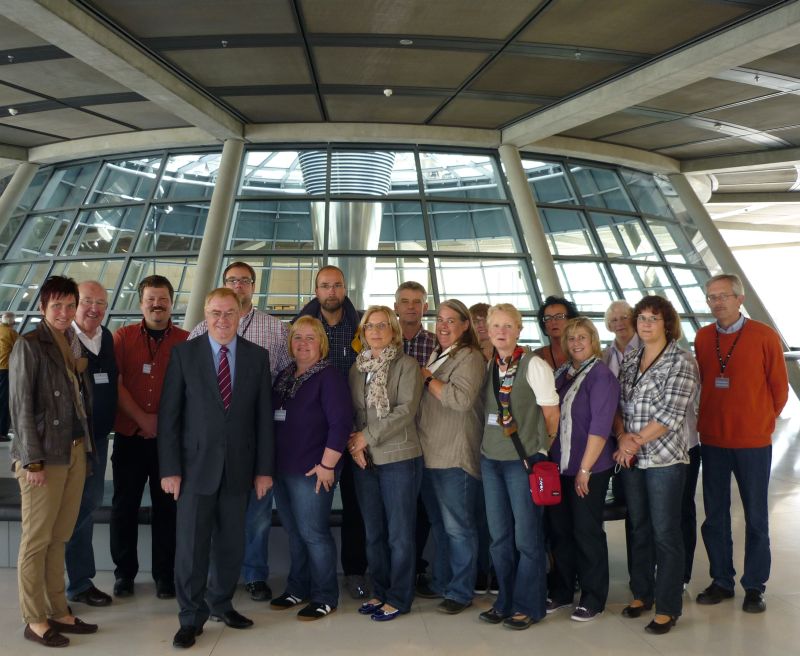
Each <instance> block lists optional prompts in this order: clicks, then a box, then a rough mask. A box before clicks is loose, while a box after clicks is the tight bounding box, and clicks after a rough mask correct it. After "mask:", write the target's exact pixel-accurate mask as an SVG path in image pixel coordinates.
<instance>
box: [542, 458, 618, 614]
mask: <svg viewBox="0 0 800 656" xmlns="http://www.w3.org/2000/svg"><path fill="white" fill-rule="evenodd" d="M611 472H612V470H610V469H609V470H607V471H604V472H598V473H596V474H592V475H591V477H590V479H589V494H588V495H587V496H585V497H583V498H580V497H579V496H578V495H577V493H576V492H575V477H574V476H562V477H561V503H560V504H558V505H556V506H548V507H547V509H546V510H547V515H548V520H549V525H550V530H551V533H550V539H551V542H552V548H553V561H554V566H553V575H552V576H551V577H550V586H551V589H550V598H551V599H553V600H555V601H560V602H567V603H568V602H571V601H572V598H573V596H574V594H575V583H574V582H575V577H576V576H577V578H578V583H579V584H580V588H581V599H580V602H579V603H578V605H579V606H583V607H585V608H587V609H589V610H593V611H602V610H603V609H604V608H605V606H606V599H607V598H608V543H607V541H606V533H605V530H604V529H603V507H604V505H605V499H606V490H608V481H609V479H610V478H611Z"/></svg>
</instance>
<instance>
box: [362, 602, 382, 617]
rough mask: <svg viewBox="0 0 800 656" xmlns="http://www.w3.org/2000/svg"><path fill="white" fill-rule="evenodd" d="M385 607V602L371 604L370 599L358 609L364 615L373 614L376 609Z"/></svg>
mask: <svg viewBox="0 0 800 656" xmlns="http://www.w3.org/2000/svg"><path fill="white" fill-rule="evenodd" d="M381 608H383V602H382V601H381V602H380V603H377V604H371V603H369V602H368V601H365V602H364V603H363V604H361V606H360V607H359V609H358V612H359V613H361V614H362V615H372V614H373V613H374V612H375V611H377V610H380V609H381Z"/></svg>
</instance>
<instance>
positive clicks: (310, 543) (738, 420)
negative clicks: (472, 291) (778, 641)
mask: <svg viewBox="0 0 800 656" xmlns="http://www.w3.org/2000/svg"><path fill="white" fill-rule="evenodd" d="M255 282H256V276H255V271H254V270H253V269H252V267H250V266H249V265H248V264H246V263H244V262H234V263H232V264H230V265H228V267H227V268H226V269H225V271H224V273H223V286H222V287H220V288H217V289H214V290H213V291H211V292H210V293H209V294H208V296H207V297H206V301H205V307H204V312H205V320H204V321H203V322H202V323H201V324H199V325H198V326H197V327H195V328H194V330H193V331H192V332H191V333H187V332H186V331H184V330H182V329H180V328H178V327H177V326H175V325H173V324H172V321H171V311H172V302H173V297H174V292H173V289H172V286H171V284H170V283H169V281H168V280H167V279H166V278H164V277H162V276H157V275H154V276H149V277H148V278H145V279H144V280H142V282H141V283H140V285H139V299H140V308H141V311H142V315H143V319H142V321H141V322H140V323H138V324H135V325H130V326H126V327H124V328H121V329H119V330H117V331H116V333H114V335H113V336H112V335H111V333H110V332H109V331H108V330H107V329H106V328H105V327H103V326H102V325H101V324H102V322H103V319H104V317H105V311H106V309H107V297H106V292H105V290H104V289H103V287H102V286H101V285H100V284H99V283H96V282H82V283H81V284H80V285H76V283H75V282H74V281H72V280H71V279H68V278H63V277H52V278H49V279H48V280H47V281H46V282H45V283H44V284H43V285H42V288H41V292H40V305H41V312H42V321H41V322H40V323H39V324H38V325H37V327H36V329H35V330H33V331H31V332H30V333H28V334H26V335H24V336H23V337H22V338H21V339H20V340H19V341H18V342H17V343H16V344H15V345H14V348H13V350H12V352H11V357H10V408H11V416H12V424H13V428H14V441H13V443H12V447H11V456H12V460H13V463H14V471H15V474H16V477H17V479H18V481H19V485H20V490H21V496H22V536H21V543H20V551H19V564H18V569H19V589H20V607H21V609H22V614H23V619H24V621H25V623H26V626H25V637H26V638H28V639H30V640H32V641H34V642H38V643H40V644H43V645H46V646H50V647H57V646H65V645H66V644H68V638H67V637H66V636H65V635H64V634H69V633H84V634H85V633H93V632H95V631H97V625H95V624H89V623H87V622H83V621H82V620H80V619H78V618H77V617H76V616H75V615H73V614H72V610H71V608H70V606H68V605H67V601H68V600H69V601H72V602H79V603H85V604H88V605H90V606H103V605H107V604H109V603H111V601H112V598H111V596H110V595H108V594H106V593H104V592H102V591H100V590H98V589H97V588H96V587H95V586H94V584H93V582H92V579H93V577H94V575H95V569H94V557H93V552H92V519H91V518H92V511H93V510H94V509H95V508H97V506H98V505H99V503H100V500H101V499H102V492H103V479H104V469H105V463H106V459H107V450H108V436H109V434H110V433H111V431H112V430H113V431H114V433H115V438H114V449H113V453H112V456H111V461H112V467H113V481H114V482H113V485H114V496H113V501H112V518H111V529H110V532H111V545H110V546H111V555H112V558H113V560H114V563H115V578H116V580H115V584H114V590H113V593H114V595H115V596H117V597H123V596H127V595H131V594H134V579H135V578H136V576H137V573H138V557H137V549H136V544H137V530H138V523H139V511H140V506H141V500H142V494H143V491H144V487H145V485H146V484H148V482H149V491H150V498H151V509H152V510H151V513H152V529H153V540H152V550H153V552H152V564H153V566H152V573H153V578H154V580H155V583H156V594H157V596H158V597H159V598H164V599H169V598H173V597H177V601H178V605H179V609H180V610H179V623H180V628H179V630H178V632H177V633H176V634H175V636H174V639H173V644H174V646H176V647H179V648H188V647H191V646H192V645H193V644H194V643H195V640H196V638H197V636H199V635H201V634H202V632H203V625H204V624H205V622H206V621H207V620H209V619H211V620H215V621H220V622H224V623H225V624H226V625H227V626H229V627H232V628H237V629H242V628H247V627H249V626H252V624H253V622H252V621H251V620H250V619H249V618H247V617H245V616H243V615H241V614H240V613H238V612H237V611H236V610H235V609H234V608H233V605H232V598H233V595H234V591H235V589H236V585H237V583H238V581H239V580H240V579H243V580H244V582H245V585H246V588H247V591H248V593H249V594H250V596H251V598H252V599H254V600H256V601H267V600H269V603H270V606H271V607H272V608H273V609H275V610H286V609H290V608H294V607H298V608H297V618H298V619H300V620H306V621H313V620H316V619H318V618H322V617H325V616H327V615H329V614H330V613H332V612H334V611H335V610H336V609H337V606H338V603H339V586H338V580H337V550H336V545H335V542H334V540H333V537H332V534H331V529H330V517H331V507H332V502H333V495H334V490H335V488H336V487H337V486H338V487H339V489H340V491H341V498H342V530H341V565H342V569H343V571H344V574H345V584H346V588H347V589H348V591H349V592H350V594H351V595H352V596H353V597H354V598H357V599H360V600H361V604H360V606H359V608H358V612H359V613H361V614H362V615H364V616H367V617H370V618H371V619H372V620H374V621H376V622H386V621H390V620H394V619H396V618H397V617H398V616H400V615H402V614H404V613H408V612H409V610H410V609H411V605H412V603H413V600H414V597H415V594H417V595H421V596H427V597H439V598H441V601H440V603H439V604H438V606H437V610H438V611H440V612H443V613H446V614H456V613H460V612H462V611H464V610H465V609H466V608H468V607H469V606H471V604H472V598H473V594H474V590H475V587H476V581H477V580H479V579H480V575H485V574H486V570H488V565H483V564H482V562H486V563H490V566H491V571H492V574H493V576H494V578H495V580H496V586H497V592H498V595H497V597H496V599H495V601H494V603H493V605H492V607H491V608H490V609H489V610H487V611H484V612H482V613H480V616H479V617H480V619H481V620H483V621H486V622H489V623H492V624H502V625H504V626H505V627H507V628H510V629H526V628H528V627H529V626H531V625H532V624H534V623H536V622H538V621H540V620H541V619H542V618H543V617H545V615H546V614H548V613H551V612H555V611H557V610H558V609H560V608H563V607H567V606H570V607H571V606H572V604H573V601H574V595H575V590H576V589H578V590H580V596H579V600H578V602H577V604H576V605H575V607H574V608H573V612H572V616H571V617H572V619H574V620H576V621H589V620H592V619H594V618H595V617H597V616H598V615H599V614H600V613H602V612H603V610H604V608H605V604H606V599H607V596H608V585H609V574H608V548H607V544H606V535H605V532H604V529H603V509H604V504H605V498H606V491H607V490H608V488H609V484H610V481H611V479H612V474H613V472H614V470H615V469H616V470H619V471H620V475H619V478H620V479H621V483H622V487H623V488H624V493H625V499H626V504H627V508H628V531H627V542H628V561H629V571H630V588H631V592H632V597H633V598H632V600H631V602H630V604H629V605H628V606H626V607H625V609H624V610H623V615H624V616H626V617H632V618H635V617H639V616H640V615H641V614H642V613H644V612H645V611H649V610H650V609H651V608H652V607H653V604H655V615H654V617H653V619H652V621H651V622H650V623H649V624H648V625H647V627H646V629H647V630H648V631H649V632H651V633H656V634H661V633H666V632H667V631H669V630H670V628H671V627H672V626H674V624H675V622H676V621H677V619H678V617H679V616H680V615H681V603H682V585H681V584H682V582H684V581H688V576H690V575H691V562H692V555H693V552H694V545H695V541H696V528H695V527H696V520H695V514H694V513H695V511H694V487H695V485H696V481H697V468H698V467H699V461H700V457H699V453H698V452H702V461H703V469H704V476H703V486H704V502H705V506H706V520H705V522H704V523H703V527H702V534H703V539H704V541H705V544H706V548H707V550H708V552H709V560H710V563H711V568H710V569H711V577H712V583H711V585H710V586H709V587H708V588H706V590H704V591H703V592H702V593H701V594H700V595H699V596H698V603H701V604H713V603H719V602H721V601H722V600H723V599H726V598H730V597H732V596H733V595H734V575H735V572H734V568H733V558H732V548H731V541H732V539H731V530H730V477H731V474H733V475H734V476H735V477H736V479H737V482H738V483H739V489H740V492H741V496H742V499H743V502H744V504H745V517H746V523H747V542H746V556H745V572H744V575H743V577H742V580H741V583H742V586H743V587H744V588H745V590H746V596H745V602H744V610H746V611H749V612H761V611H763V610H764V609H765V602H764V599H763V592H764V590H765V584H766V581H767V578H768V575H769V535H768V526H767V518H768V512H767V487H768V480H769V462H770V454H771V446H770V444H771V434H772V431H773V430H774V424H775V419H776V417H777V416H778V414H779V413H780V411H781V409H782V407H783V405H784V404H785V402H786V400H787V396H788V381H787V373H786V367H785V363H784V361H783V358H782V350H781V344H780V340H779V338H778V336H777V335H776V334H775V333H774V332H773V331H772V330H771V329H769V328H768V327H767V326H765V325H764V324H761V323H759V322H756V321H753V320H748V319H745V318H744V317H743V316H742V315H741V313H740V312H739V308H740V306H741V305H742V303H743V300H744V295H743V291H742V286H741V281H739V280H738V278H736V277H735V276H732V275H721V276H715V277H714V278H711V279H710V280H709V281H708V283H707V286H706V291H707V300H708V303H709V307H710V309H711V311H712V313H713V314H714V316H715V318H716V319H717V321H716V323H715V324H713V325H709V326H706V327H705V328H703V329H701V330H700V331H699V332H698V334H697V339H696V342H695V349H696V354H697V361H696V362H695V360H694V358H693V357H692V356H691V355H690V354H689V353H688V352H687V351H684V350H682V349H681V348H680V347H679V345H678V341H679V340H680V338H681V328H680V319H679V317H678V315H677V313H676V312H675V310H674V308H673V306H672V305H671V303H670V302H669V301H668V300H666V299H664V298H662V297H659V296H646V297H644V298H643V299H642V300H641V301H640V302H639V303H637V304H636V306H635V307H633V308H631V307H630V306H629V305H628V304H627V303H625V302H624V301H619V302H615V303H614V304H612V306H611V307H610V308H609V310H608V312H607V313H606V325H607V327H608V329H609V330H610V331H611V332H612V333H614V335H615V339H614V342H613V343H612V344H611V345H610V346H609V347H608V348H607V349H606V350H605V351H602V350H601V347H600V339H599V335H598V332H597V329H596V327H595V325H594V323H593V322H592V321H591V320H589V319H588V318H586V317H581V316H579V315H578V311H577V309H576V308H575V306H574V305H573V304H572V303H571V302H569V301H568V300H566V299H563V298H558V297H549V298H548V299H546V301H545V303H543V305H542V306H541V308H540V310H539V314H538V321H539V324H540V326H541V328H542V330H543V333H544V334H545V335H546V336H547V338H548V342H549V343H548V345H547V346H545V347H543V348H541V349H538V350H537V351H533V352H532V351H530V350H529V349H527V348H525V347H523V346H521V345H520V344H519V338H520V334H521V331H522V316H521V314H520V313H519V311H518V310H517V309H516V308H514V307H513V306H512V305H510V304H505V303H501V304H498V305H495V306H492V307H488V306H486V305H485V304H479V305H478V306H473V308H470V309H468V308H467V307H465V306H464V304H463V303H461V302H460V301H458V300H456V299H448V300H444V301H441V302H440V303H439V305H438V307H437V309H436V330H435V332H434V333H431V332H429V331H427V330H425V328H424V327H423V325H422V320H423V317H424V316H425V313H426V312H427V309H428V304H427V292H426V290H425V288H424V287H423V286H422V285H420V284H419V283H416V282H410V281H409V282H404V283H403V284H401V285H400V287H399V288H398V289H397V291H396V294H395V304H394V307H393V308H390V307H387V306H383V305H375V306H371V307H369V308H367V309H366V310H365V311H364V312H359V311H358V310H356V308H355V307H354V306H353V304H352V303H351V301H350V300H349V299H348V298H347V287H346V282H345V278H344V274H343V273H342V271H341V270H340V269H338V268H337V267H335V266H326V267H323V268H322V269H320V271H319V272H318V273H317V276H316V280H315V298H314V299H312V300H311V301H310V302H309V303H308V304H307V305H306V306H305V307H304V308H303V309H302V310H301V312H300V313H299V314H298V316H297V317H295V318H294V319H293V320H292V322H291V323H290V324H289V325H288V326H287V325H286V324H284V323H282V322H281V321H279V320H278V319H277V318H275V317H272V316H270V315H268V314H266V313H264V312H261V311H259V310H257V309H256V308H255V307H254V306H253V302H252V300H253V294H254V291H255ZM698 365H699V366H698ZM698 434H699V443H700V446H698V439H697V436H698ZM548 459H549V460H552V461H554V462H556V463H557V464H558V466H559V469H560V475H561V487H562V501H561V503H560V504H558V505H556V506H550V507H548V508H546V509H545V508H543V507H541V506H537V505H535V504H534V503H533V501H532V499H531V494H530V490H529V480H528V470H529V469H530V467H532V466H533V465H534V464H535V463H537V462H540V461H544V460H548ZM693 467H694V469H693ZM692 472H693V473H692ZM273 497H274V503H275V505H276V507H277V511H278V514H279V516H280V520H281V524H282V526H283V527H284V528H285V530H286V533H287V535H288V539H289V548H290V558H291V564H290V570H289V574H288V577H287V580H286V586H285V589H284V590H283V592H282V593H281V594H279V595H277V596H273V594H272V591H271V590H270V588H269V585H268V583H267V580H268V576H269V568H268V539H269V529H270V526H271V521H272V507H273ZM428 533H430V536H431V537H432V540H433V544H432V548H433V554H434V558H433V562H432V564H431V575H430V577H429V578H427V577H425V575H424V568H425V561H424V560H423V559H422V552H423V550H424V548H425V544H426V541H427V538H428ZM484 534H486V537H485V538H483V539H482V536H483V535H484ZM487 543H488V546H487ZM65 558H66V569H67V575H68V580H69V581H68V585H67V586H66V587H65V584H64V575H63V574H64V562H65ZM548 559H550V562H551V565H550V567H549V570H550V571H549V575H548ZM367 571H368V572H369V575H370V581H371V586H370V585H369V584H368V580H367V578H366V577H365V574H366V573H367Z"/></svg>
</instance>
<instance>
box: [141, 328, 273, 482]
mask: <svg viewBox="0 0 800 656" xmlns="http://www.w3.org/2000/svg"><path fill="white" fill-rule="evenodd" d="M272 421H273V414H272V386H271V377H270V369H269V354H268V353H267V351H266V350H265V349H263V348H261V347H260V346H257V345H256V344H253V343H252V342H248V341H247V340H246V339H243V338H242V337H237V342H236V362H235V377H234V380H233V392H232V397H231V405H230V408H228V410H227V411H226V410H225V406H224V405H223V404H222V396H221V395H220V393H219V385H218V384H217V372H216V367H215V364H214V356H213V352H212V350H211V344H210V343H209V341H208V336H206V335H201V336H199V337H197V338H195V339H192V340H189V341H188V342H183V343H181V344H178V345H176V346H174V347H173V349H172V353H171V354H170V359H169V366H168V367H167V373H166V377H165V379H164V388H163V391H162V394H161V405H160V408H159V412H158V437H157V438H156V439H157V442H158V459H159V468H160V473H161V477H162V478H165V477H167V476H181V478H182V480H181V494H183V493H184V492H186V493H195V494H213V493H215V492H216V491H217V490H219V489H220V486H224V487H225V489H226V490H227V491H229V492H231V493H234V494H236V493H243V492H247V491H248V490H250V489H251V488H252V487H253V478H254V477H255V476H256V475H259V476H271V475H272V473H273V467H274V448H275V447H274V439H273V426H272Z"/></svg>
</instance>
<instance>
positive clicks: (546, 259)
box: [499, 145, 564, 296]
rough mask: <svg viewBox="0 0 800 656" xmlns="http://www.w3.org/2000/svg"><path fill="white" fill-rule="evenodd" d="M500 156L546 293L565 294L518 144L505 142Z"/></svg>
mask: <svg viewBox="0 0 800 656" xmlns="http://www.w3.org/2000/svg"><path fill="white" fill-rule="evenodd" d="M499 151H500V160H501V161H502V162H503V166H504V167H505V170H506V178H507V179H508V187H509V189H510V190H511V198H512V200H513V201H514V204H515V205H516V207H517V214H518V216H519V220H520V223H521V224H522V233H523V235H524V237H525V241H526V243H527V244H528V249H529V250H530V252H531V257H532V259H533V266H534V267H535V268H536V275H537V276H538V278H539V283H540V284H541V287H542V292H543V294H544V295H545V296H551V295H554V296H563V295H564V293H563V291H562V290H561V283H559V281H558V273H557V272H556V266H555V264H554V263H553V256H552V255H551V254H550V249H549V248H548V247H547V235H546V234H545V232H544V228H543V227H542V221H541V219H540V217H539V210H538V209H537V208H536V201H535V200H534V198H533V191H531V188H530V186H529V185H528V180H527V178H526V177H525V169H523V168H522V158H521V157H520V156H519V150H517V149H516V148H515V147H514V146H509V145H503V146H500V148H499Z"/></svg>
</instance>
